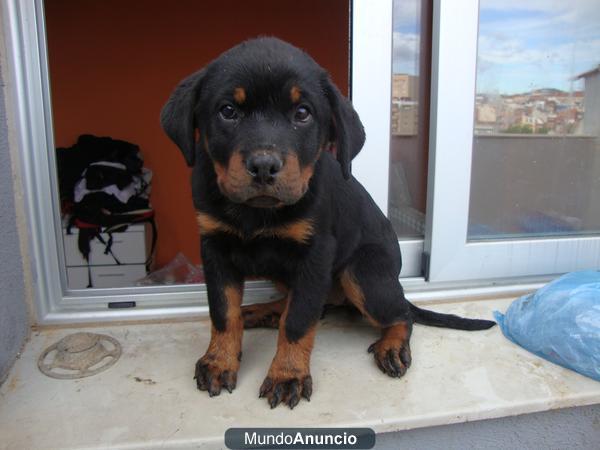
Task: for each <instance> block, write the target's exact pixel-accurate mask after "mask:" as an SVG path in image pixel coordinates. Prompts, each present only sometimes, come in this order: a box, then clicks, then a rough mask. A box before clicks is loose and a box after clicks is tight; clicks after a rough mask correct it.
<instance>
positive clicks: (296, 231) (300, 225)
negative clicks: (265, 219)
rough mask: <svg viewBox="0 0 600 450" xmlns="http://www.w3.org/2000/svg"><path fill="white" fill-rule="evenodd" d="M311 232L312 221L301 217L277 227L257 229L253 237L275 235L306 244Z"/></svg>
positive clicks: (312, 230) (312, 228)
mask: <svg viewBox="0 0 600 450" xmlns="http://www.w3.org/2000/svg"><path fill="white" fill-rule="evenodd" d="M313 234H314V225H313V222H312V221H311V220H309V219H301V220H297V221H295V222H292V223H289V224H286V225H282V226H279V227H274V228H265V229H262V230H258V231H257V232H255V233H254V235H253V237H259V236H261V237H277V238H281V239H291V240H293V241H296V242H299V243H301V244H307V243H308V241H309V240H310V238H311V236H312V235H313Z"/></svg>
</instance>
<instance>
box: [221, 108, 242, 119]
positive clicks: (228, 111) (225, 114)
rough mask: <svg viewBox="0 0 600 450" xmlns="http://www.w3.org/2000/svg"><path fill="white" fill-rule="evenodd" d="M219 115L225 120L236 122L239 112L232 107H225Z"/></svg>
mask: <svg viewBox="0 0 600 450" xmlns="http://www.w3.org/2000/svg"><path fill="white" fill-rule="evenodd" d="M219 115H220V116H221V117H222V118H223V119H225V120H236V119H237V118H238V112H237V111H236V109H235V108H234V107H233V106H231V105H223V106H222V107H221V109H220V110H219Z"/></svg>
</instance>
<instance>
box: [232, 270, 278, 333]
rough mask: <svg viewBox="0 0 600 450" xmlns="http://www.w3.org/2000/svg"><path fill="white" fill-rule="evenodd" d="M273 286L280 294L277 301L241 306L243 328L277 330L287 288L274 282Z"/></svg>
mask: <svg viewBox="0 0 600 450" xmlns="http://www.w3.org/2000/svg"><path fill="white" fill-rule="evenodd" d="M274 284H275V288H276V289H277V291H278V292H279V293H280V294H281V298H280V299H279V300H275V301H272V302H268V303H255V304H252V305H244V306H242V318H243V319H244V328H246V329H248V328H279V319H280V318H281V315H282V314H283V311H284V310H285V306H286V299H287V294H288V287H287V286H285V285H284V284H283V283H279V282H276V281H275V282H274Z"/></svg>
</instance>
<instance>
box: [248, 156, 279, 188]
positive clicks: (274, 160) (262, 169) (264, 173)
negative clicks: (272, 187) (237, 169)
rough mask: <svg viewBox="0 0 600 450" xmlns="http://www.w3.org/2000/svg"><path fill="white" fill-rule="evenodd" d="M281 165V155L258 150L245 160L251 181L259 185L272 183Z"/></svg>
mask: <svg viewBox="0 0 600 450" xmlns="http://www.w3.org/2000/svg"><path fill="white" fill-rule="evenodd" d="M282 167H283V161H282V160H281V157H280V156H279V155H277V154H276V153H273V152H267V151H258V152H255V153H253V154H251V155H250V156H249V157H248V159H247V160H246V170H247V171H248V173H249V174H250V176H251V177H252V181H253V182H255V183H258V184H260V185H266V184H273V183H274V182H275V178H276V177H277V175H278V174H279V172H280V171H281V168H282Z"/></svg>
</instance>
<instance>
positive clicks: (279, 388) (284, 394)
mask: <svg viewBox="0 0 600 450" xmlns="http://www.w3.org/2000/svg"><path fill="white" fill-rule="evenodd" d="M311 395H312V377H311V376H310V375H306V376H304V377H293V378H287V379H281V378H279V379H278V378H273V377H270V376H267V378H265V381H263V384H262V386H261V387H260V391H259V397H260V398H262V397H266V398H267V402H268V403H269V405H270V406H271V409H272V408H275V407H276V406H277V405H279V404H280V403H283V404H285V405H287V406H289V407H290V409H294V407H295V406H296V405H297V404H298V403H299V402H300V400H301V399H302V398H304V399H306V400H308V401H310V396H311Z"/></svg>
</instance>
